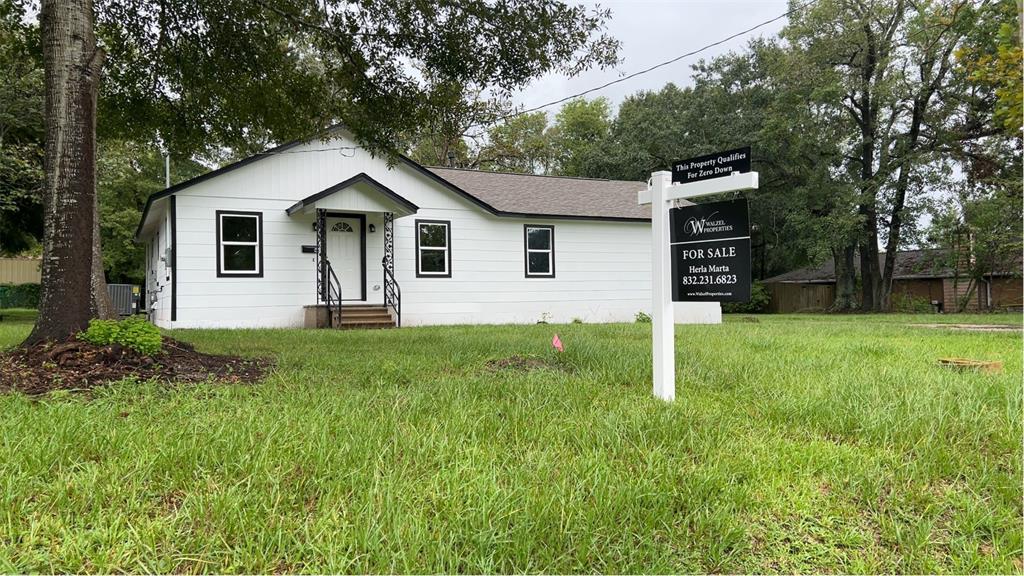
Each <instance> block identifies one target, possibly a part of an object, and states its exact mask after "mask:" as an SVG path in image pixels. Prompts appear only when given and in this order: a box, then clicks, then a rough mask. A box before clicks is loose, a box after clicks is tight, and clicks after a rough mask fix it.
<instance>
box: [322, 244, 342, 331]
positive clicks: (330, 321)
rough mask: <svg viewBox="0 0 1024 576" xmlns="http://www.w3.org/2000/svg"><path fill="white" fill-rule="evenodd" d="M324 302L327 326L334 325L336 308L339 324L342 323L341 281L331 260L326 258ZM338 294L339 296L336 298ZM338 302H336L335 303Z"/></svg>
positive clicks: (331, 326)
mask: <svg viewBox="0 0 1024 576" xmlns="http://www.w3.org/2000/svg"><path fill="white" fill-rule="evenodd" d="M323 283H324V304H325V305H326V306H327V327H328V328H333V327H334V310H335V309H337V311H338V325H339V326H340V325H341V281H340V280H338V275H337V274H335V273H334V267H333V266H331V261H330V260H327V259H324V282H323ZM335 295H337V298H335ZM335 303H336V304H335Z"/></svg>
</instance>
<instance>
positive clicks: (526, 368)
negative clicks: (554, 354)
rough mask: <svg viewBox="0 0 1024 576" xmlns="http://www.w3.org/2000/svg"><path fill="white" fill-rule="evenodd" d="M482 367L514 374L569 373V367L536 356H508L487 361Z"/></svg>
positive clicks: (553, 360)
mask: <svg viewBox="0 0 1024 576" xmlns="http://www.w3.org/2000/svg"><path fill="white" fill-rule="evenodd" d="M484 366H485V367H486V368H487V369H488V370H491V371H492V372H497V371H501V370H511V371H514V372H531V371H533V370H558V371H561V372H569V370H570V369H569V367H568V366H566V365H565V364H563V363H561V362H559V361H557V360H555V359H553V358H551V359H548V358H538V357H536V356H509V357H508V358H498V359H495V360H488V361H487V362H486V363H485V364H484Z"/></svg>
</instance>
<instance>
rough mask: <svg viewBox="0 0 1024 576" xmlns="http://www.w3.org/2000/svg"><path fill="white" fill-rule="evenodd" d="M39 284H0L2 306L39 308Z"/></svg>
mask: <svg viewBox="0 0 1024 576" xmlns="http://www.w3.org/2000/svg"><path fill="white" fill-rule="evenodd" d="M38 307H39V284H0V308H38Z"/></svg>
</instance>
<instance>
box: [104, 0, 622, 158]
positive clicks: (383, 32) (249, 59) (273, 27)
mask: <svg viewBox="0 0 1024 576" xmlns="http://www.w3.org/2000/svg"><path fill="white" fill-rule="evenodd" d="M608 17H609V13H608V12H607V11H603V10H594V9H590V8H587V7H583V6H575V5H569V4H567V3H564V2H561V1H558V0H524V1H517V2H501V3H491V2H477V1H473V2H455V3H440V4H438V3H429V2H428V3H423V2H406V1H404V0H383V1H376V0H374V1H370V0H357V1H351V0H326V1H320V0H316V1H314V0H282V1H275V2H269V3H268V2H262V1H260V2H249V1H229V2H227V3H225V2H222V1H212V0H179V1H176V2H170V3H167V2H160V3H158V2H156V1H143V2H141V3H140V2H134V1H128V0H107V1H104V2H100V3H98V4H97V9H96V19H97V27H98V30H99V34H100V38H101V40H102V43H103V46H104V48H105V49H106V51H107V60H106V65H105V67H104V73H105V75H104V82H103V84H102V93H101V98H100V113H99V117H100V118H101V119H102V120H101V122H100V123H99V126H100V129H101V130H103V134H104V135H105V136H115V137H117V138H123V139H143V138H150V137H152V135H153V134H157V133H159V135H160V138H161V140H162V141H163V142H165V143H166V144H167V146H168V147H169V148H170V149H171V150H172V151H174V152H175V153H178V154H185V155H190V154H192V153H194V152H197V151H203V150H206V149H208V147H210V146H211V145H217V144H227V145H230V146H233V147H235V148H236V152H238V153H240V154H246V153H251V152H255V151H257V150H254V148H262V147H263V146H264V145H265V144H266V143H267V142H268V141H281V140H288V139H292V138H296V137H304V136H308V135H309V134H310V133H311V132H315V131H317V130H319V129H322V128H326V127H327V126H328V125H331V124H335V123H338V122H341V123H343V124H344V125H345V126H346V127H347V128H348V129H349V130H350V131H351V132H352V133H353V134H354V135H355V137H356V139H357V140H359V141H360V144H361V145H362V146H364V147H365V148H367V149H369V150H371V151H373V152H375V153H385V154H394V153H396V152H400V151H403V150H402V148H403V147H404V144H405V143H406V142H405V141H406V140H407V138H408V137H409V136H410V135H415V134H418V133H420V131H421V130H423V129H425V128H427V127H428V126H429V125H430V123H431V121H432V120H431V119H432V118H435V117H436V114H437V113H438V110H439V108H438V106H437V103H438V101H437V99H436V98H432V95H433V94H434V92H435V88H436V87H437V86H457V87H474V86H482V87H487V88H488V89H490V90H493V91H494V92H495V93H498V94H508V93H511V92H512V91H514V90H517V89H519V88H522V87H523V86H525V85H526V84H528V83H529V82H530V81H531V80H533V79H535V78H537V77H540V76H543V75H544V74H546V73H553V72H562V73H567V74H575V73H578V72H579V71H581V70H585V69H588V68H591V67H593V66H607V65H610V64H612V63H614V62H615V61H616V56H615V54H616V51H617V48H618V42H617V41H615V40H614V39H613V38H611V37H610V36H608V35H607V34H606V33H605V32H604V26H605V23H606V21H607V19H608ZM395 31H400V33H395ZM524 34H525V35H526V36H524ZM510 38H516V40H513V41H509V39H510Z"/></svg>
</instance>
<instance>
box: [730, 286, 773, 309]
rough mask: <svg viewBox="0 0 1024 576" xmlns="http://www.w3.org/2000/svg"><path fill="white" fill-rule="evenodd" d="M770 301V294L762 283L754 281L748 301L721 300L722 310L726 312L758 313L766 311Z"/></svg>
mask: <svg viewBox="0 0 1024 576" xmlns="http://www.w3.org/2000/svg"><path fill="white" fill-rule="evenodd" d="M771 301H772V296H771V294H769V293H768V289H767V288H765V287H764V284H761V283H760V282H754V284H753V285H752V286H751V287H750V301H749V302H723V303H722V312H725V313H726V314H736V313H739V314H760V313H762V312H767V311H768V304H769V303H770V302H771Z"/></svg>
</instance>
